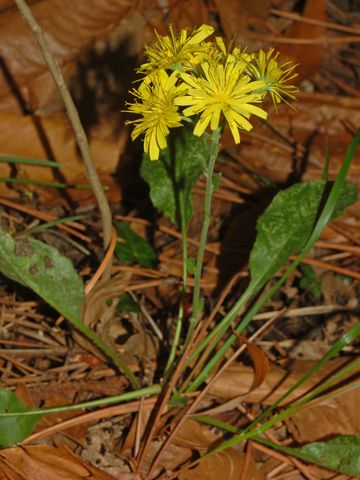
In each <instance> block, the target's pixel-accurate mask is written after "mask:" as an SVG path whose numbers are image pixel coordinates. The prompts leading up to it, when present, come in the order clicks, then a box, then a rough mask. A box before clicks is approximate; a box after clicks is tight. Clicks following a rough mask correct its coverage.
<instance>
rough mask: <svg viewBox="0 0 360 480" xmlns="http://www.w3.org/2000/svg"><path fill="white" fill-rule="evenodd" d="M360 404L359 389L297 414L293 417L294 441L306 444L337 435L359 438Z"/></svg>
mask: <svg viewBox="0 0 360 480" xmlns="http://www.w3.org/2000/svg"><path fill="white" fill-rule="evenodd" d="M359 403H360V389H359V388H357V389H355V390H351V391H349V392H347V393H344V394H342V395H340V396H339V397H336V398H329V399H327V400H325V401H324V402H321V403H319V404H317V405H314V406H311V407H309V408H306V409H304V410H302V411H301V412H299V413H296V414H295V415H293V416H292V417H291V422H292V423H293V424H294V425H295V427H296V428H295V429H294V432H293V433H294V436H295V438H296V439H297V440H298V442H300V443H301V444H303V443H306V442H316V441H319V440H323V439H327V438H333V437H334V436H336V435H357V436H360V409H359Z"/></svg>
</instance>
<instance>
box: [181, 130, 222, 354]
mask: <svg viewBox="0 0 360 480" xmlns="http://www.w3.org/2000/svg"><path fill="white" fill-rule="evenodd" d="M220 135H221V133H220V129H219V128H218V129H216V130H214V131H213V132H212V134H211V135H210V157H209V163H208V165H206V167H205V169H204V174H205V178H206V184H205V200H204V221H203V225H202V229H201V235H200V242H199V248H198V252H197V257H196V265H195V274H194V293H193V305H192V307H193V312H192V315H191V318H190V325H189V330H188V333H187V337H186V341H185V345H187V343H188V342H189V340H190V339H191V336H192V334H193V332H194V329H195V327H196V323H197V321H198V320H199V317H200V314H201V310H202V300H201V296H200V282H201V274H202V268H203V262H204V253H205V247H206V240H207V235H208V231H209V226H210V220H211V203H212V194H213V192H214V183H213V180H214V179H213V176H214V167H215V162H216V159H217V156H218V152H219V141H220Z"/></svg>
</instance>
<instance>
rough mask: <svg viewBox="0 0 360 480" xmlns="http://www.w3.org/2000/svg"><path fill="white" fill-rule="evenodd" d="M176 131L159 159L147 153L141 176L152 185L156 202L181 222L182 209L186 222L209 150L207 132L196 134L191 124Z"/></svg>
mask: <svg viewBox="0 0 360 480" xmlns="http://www.w3.org/2000/svg"><path fill="white" fill-rule="evenodd" d="M173 133H174V135H170V140H169V148H167V149H166V150H163V151H162V152H161V154H160V159H159V160H158V161H151V160H150V159H149V157H148V156H146V155H144V157H143V161H142V165H141V176H142V177H143V179H144V180H145V181H146V182H147V184H148V185H149V187H150V198H151V201H152V203H153V205H154V206H155V207H156V208H158V209H159V210H160V211H161V212H163V213H164V214H165V215H166V216H167V217H169V218H170V219H171V220H172V222H173V223H174V224H176V225H178V226H180V225H181V215H182V211H183V212H184V219H185V223H188V222H189V220H190V218H191V216H192V211H193V201H192V194H191V189H192V188H193V186H194V185H195V183H196V181H197V179H198V178H199V177H200V175H201V174H202V172H203V170H204V166H205V165H206V164H207V162H208V159H209V154H210V151H209V144H208V142H207V139H206V135H202V136H201V137H196V136H194V135H193V133H192V128H189V127H184V128H181V129H180V130H179V131H176V132H173Z"/></svg>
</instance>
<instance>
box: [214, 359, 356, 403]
mask: <svg viewBox="0 0 360 480" xmlns="http://www.w3.org/2000/svg"><path fill="white" fill-rule="evenodd" d="M348 362H349V359H347V358H339V359H335V360H332V361H330V362H328V363H327V364H326V366H325V367H323V368H322V369H321V370H320V371H319V372H317V373H316V374H315V375H314V376H313V377H312V378H311V379H309V380H308V381H307V382H306V383H305V384H303V385H302V386H301V387H299V388H298V389H297V390H296V391H295V392H294V393H292V394H291V395H290V396H289V397H288V399H287V401H286V402H287V403H289V402H291V401H293V400H294V399H296V398H298V397H301V396H302V395H304V394H305V393H307V392H309V391H310V390H311V389H312V388H313V387H314V386H315V385H318V384H319V383H320V382H321V380H322V379H324V378H327V377H328V376H329V375H331V374H332V373H335V372H337V371H338V370H339V369H340V368H342V367H344V366H345V365H346V364H347V363H348ZM313 364H314V362H312V361H308V360H294V361H292V362H291V363H290V364H289V365H288V366H287V367H286V369H283V368H280V367H277V366H275V365H271V366H270V369H269V372H268V374H267V376H266V378H265V380H264V381H263V383H262V384H261V385H260V386H259V387H258V388H256V389H255V390H253V391H251V392H249V387H250V386H251V384H252V382H253V375H254V374H253V369H252V368H251V367H247V366H245V365H241V364H233V365H230V367H229V368H227V369H226V370H225V371H224V372H223V373H222V374H221V375H220V376H219V378H218V379H217V380H216V381H215V382H214V384H213V385H212V386H211V387H210V389H209V393H211V394H213V395H216V396H218V397H220V398H223V399H231V398H235V397H239V401H245V402H249V403H262V404H264V405H271V404H272V403H274V402H275V401H276V400H277V399H278V398H280V396H281V395H283V394H284V393H285V392H286V391H287V390H288V389H289V388H290V387H291V386H293V385H294V384H295V383H296V382H297V381H298V380H299V379H300V378H301V377H302V376H303V375H304V374H305V373H306V372H307V371H308V370H310V368H311V367H312V366H313ZM247 392H249V393H247Z"/></svg>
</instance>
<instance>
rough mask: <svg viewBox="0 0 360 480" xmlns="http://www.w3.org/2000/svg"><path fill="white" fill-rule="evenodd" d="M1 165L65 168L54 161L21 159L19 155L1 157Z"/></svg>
mask: <svg viewBox="0 0 360 480" xmlns="http://www.w3.org/2000/svg"><path fill="white" fill-rule="evenodd" d="M0 163H14V164H22V165H36V166H38V167H52V168H60V167H63V166H64V164H63V163H59V162H54V161H52V160H41V159H39V158H29V157H20V156H17V155H0Z"/></svg>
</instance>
